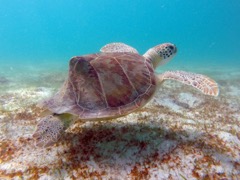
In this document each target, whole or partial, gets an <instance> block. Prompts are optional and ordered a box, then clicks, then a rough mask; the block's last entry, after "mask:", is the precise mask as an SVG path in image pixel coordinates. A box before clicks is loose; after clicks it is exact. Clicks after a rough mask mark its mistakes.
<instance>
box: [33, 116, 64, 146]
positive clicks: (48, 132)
mask: <svg viewBox="0 0 240 180" xmlns="http://www.w3.org/2000/svg"><path fill="white" fill-rule="evenodd" d="M63 132H64V123H63V122H62V120H61V119H60V118H59V117H58V116H54V115H48V116H46V117H44V118H42V119H41V120H40V122H39V123H38V124H37V129H36V131H35V132H34V134H33V138H34V139H35V142H36V146H38V147H48V146H50V145H53V144H54V143H55V142H56V141H57V140H58V139H59V138H60V136H61V135H62V133H63Z"/></svg>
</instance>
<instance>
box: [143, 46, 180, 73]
mask: <svg viewBox="0 0 240 180" xmlns="http://www.w3.org/2000/svg"><path fill="white" fill-rule="evenodd" d="M176 53H177V47H176V46H175V45H174V44H171V43H164V44H160V45H157V46H155V47H153V48H151V49H149V50H148V51H147V52H146V53H145V54H144V55H143V56H144V57H145V58H147V59H150V60H151V61H152V63H153V67H154V69H156V68H157V66H159V65H163V64H165V63H167V62H168V61H170V60H171V59H172V58H173V57H174V56H175V55H176Z"/></svg>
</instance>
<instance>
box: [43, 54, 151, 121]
mask: <svg viewBox="0 0 240 180" xmlns="http://www.w3.org/2000/svg"><path fill="white" fill-rule="evenodd" d="M155 90H156V79H155V75H154V69H153V67H152V64H151V62H149V61H148V60H146V59H144V57H142V56H140V55H139V54H134V53H128V52H124V53H101V54H90V55H86V56H76V57H73V58H72V59H71V60H70V63H69V75H68V79H67V80H66V82H65V84H64V85H63V87H62V88H61V89H60V91H59V92H58V93H57V94H56V95H54V96H53V97H52V98H50V99H49V100H47V101H45V102H44V106H46V107H47V108H48V109H49V110H50V111H52V112H55V113H59V114H60V113H71V114H75V115H78V116H79V118H80V119H96V118H106V117H108V118H109V117H117V116H122V115H126V114H128V113H131V112H132V111H134V110H136V109H137V108H139V107H142V106H143V105H145V104H146V103H147V102H148V101H149V100H150V99H151V97H152V95H153V94H154V92H155Z"/></svg>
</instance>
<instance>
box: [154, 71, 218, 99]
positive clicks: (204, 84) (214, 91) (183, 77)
mask: <svg viewBox="0 0 240 180" xmlns="http://www.w3.org/2000/svg"><path fill="white" fill-rule="evenodd" d="M158 79H159V81H160V82H162V81H164V80H167V79H172V80H176V81H179V82H181V83H183V84H187V85H190V86H192V87H194V88H196V89H198V90H200V91H201V92H202V93H203V94H206V95H211V96H218V93H219V89H218V84H217V83H216V82H215V81H214V80H212V79H211V78H209V77H207V76H204V75H201V74H196V73H190V72H185V71H167V72H165V73H163V74H160V75H158Z"/></svg>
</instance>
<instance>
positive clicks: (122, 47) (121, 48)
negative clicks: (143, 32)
mask: <svg viewBox="0 0 240 180" xmlns="http://www.w3.org/2000/svg"><path fill="white" fill-rule="evenodd" d="M100 51H101V52H105V53H113V52H130V53H136V54H138V51H137V50H136V49H135V48H133V47H131V46H129V45H127V44H124V43H110V44H106V45H105V46H103V47H102V48H101V49H100Z"/></svg>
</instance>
